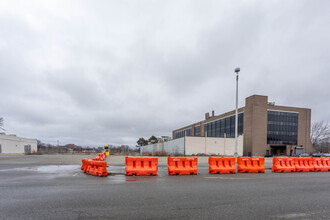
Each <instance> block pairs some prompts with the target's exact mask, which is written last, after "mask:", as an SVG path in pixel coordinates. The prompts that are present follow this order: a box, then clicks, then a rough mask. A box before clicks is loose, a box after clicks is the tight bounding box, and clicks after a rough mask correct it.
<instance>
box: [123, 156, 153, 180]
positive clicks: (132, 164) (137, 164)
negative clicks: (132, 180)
mask: <svg viewBox="0 0 330 220" xmlns="http://www.w3.org/2000/svg"><path fill="white" fill-rule="evenodd" d="M125 164H126V168H125V171H126V175H127V176H132V175H136V176H145V175H154V176H155V175H157V171H158V167H157V165H158V157H126V158H125Z"/></svg>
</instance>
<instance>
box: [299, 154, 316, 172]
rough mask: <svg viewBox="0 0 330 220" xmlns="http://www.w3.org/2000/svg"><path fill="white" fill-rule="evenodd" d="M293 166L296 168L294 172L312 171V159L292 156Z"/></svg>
mask: <svg viewBox="0 0 330 220" xmlns="http://www.w3.org/2000/svg"><path fill="white" fill-rule="evenodd" d="M294 166H295V168H296V172H311V171H314V165H313V159H312V158H311V157H299V158H294Z"/></svg>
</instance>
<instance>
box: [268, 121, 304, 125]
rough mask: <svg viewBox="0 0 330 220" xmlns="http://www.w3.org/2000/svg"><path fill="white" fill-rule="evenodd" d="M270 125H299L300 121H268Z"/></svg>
mask: <svg viewBox="0 0 330 220" xmlns="http://www.w3.org/2000/svg"><path fill="white" fill-rule="evenodd" d="M268 125H298V123H296V122H286V121H268Z"/></svg>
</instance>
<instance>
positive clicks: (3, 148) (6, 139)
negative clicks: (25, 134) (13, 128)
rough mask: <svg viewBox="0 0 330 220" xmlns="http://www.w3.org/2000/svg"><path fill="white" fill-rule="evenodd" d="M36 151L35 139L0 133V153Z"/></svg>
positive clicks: (28, 152)
mask: <svg viewBox="0 0 330 220" xmlns="http://www.w3.org/2000/svg"><path fill="white" fill-rule="evenodd" d="M37 151H38V147H37V140H36V139H28V138H21V137H16V136H15V135H6V134H0V154H1V153H3V154H30V153H35V152H37Z"/></svg>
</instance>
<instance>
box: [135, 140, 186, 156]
mask: <svg viewBox="0 0 330 220" xmlns="http://www.w3.org/2000/svg"><path fill="white" fill-rule="evenodd" d="M141 153H142V154H152V155H165V154H166V155H173V154H174V155H184V138H178V139H175V140H170V141H166V142H163V143H157V144H149V145H146V146H143V147H141Z"/></svg>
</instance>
